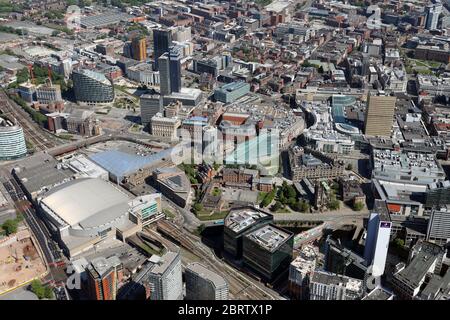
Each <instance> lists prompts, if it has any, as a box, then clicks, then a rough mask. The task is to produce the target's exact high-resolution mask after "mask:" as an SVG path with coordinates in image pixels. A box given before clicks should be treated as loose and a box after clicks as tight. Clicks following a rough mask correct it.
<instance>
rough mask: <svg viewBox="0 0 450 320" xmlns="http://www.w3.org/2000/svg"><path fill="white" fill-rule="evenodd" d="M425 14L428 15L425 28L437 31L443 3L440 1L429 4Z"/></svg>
mask: <svg viewBox="0 0 450 320" xmlns="http://www.w3.org/2000/svg"><path fill="white" fill-rule="evenodd" d="M425 12H426V13H427V20H426V23H425V28H426V29H428V30H434V29H437V25H438V21H439V15H440V14H441V12H442V3H441V2H440V1H439V0H438V1H436V2H435V3H432V4H429V5H428V6H427V7H426V9H425Z"/></svg>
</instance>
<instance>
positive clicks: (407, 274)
mask: <svg viewBox="0 0 450 320" xmlns="http://www.w3.org/2000/svg"><path fill="white" fill-rule="evenodd" d="M419 250H420V251H419ZM441 253H443V249H442V248H441V247H440V246H438V245H436V244H433V243H430V242H423V243H421V244H420V247H419V249H418V252H417V253H416V255H415V256H414V258H413V259H412V261H411V262H410V263H409V264H408V266H407V267H406V268H405V269H403V270H402V271H400V272H399V273H397V274H395V275H394V279H396V280H397V281H400V282H401V283H403V284H404V285H407V286H408V287H410V288H413V289H415V288H417V287H419V286H420V284H421V282H422V280H423V279H424V278H425V276H426V275H427V273H428V272H429V270H430V268H431V267H432V266H433V264H434V263H435V262H436V259H437V258H438V256H439V254H441Z"/></svg>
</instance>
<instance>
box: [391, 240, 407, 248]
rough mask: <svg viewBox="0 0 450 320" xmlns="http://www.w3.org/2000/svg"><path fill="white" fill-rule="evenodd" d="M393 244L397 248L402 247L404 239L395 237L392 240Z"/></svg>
mask: <svg viewBox="0 0 450 320" xmlns="http://www.w3.org/2000/svg"><path fill="white" fill-rule="evenodd" d="M394 244H395V245H396V246H397V247H398V248H403V247H404V246H405V241H404V240H403V239H400V238H397V239H395V240H394Z"/></svg>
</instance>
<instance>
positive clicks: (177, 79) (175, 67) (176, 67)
mask: <svg viewBox="0 0 450 320" xmlns="http://www.w3.org/2000/svg"><path fill="white" fill-rule="evenodd" d="M182 57H183V51H182V47H180V46H174V47H171V48H170V51H169V65H170V93H172V92H180V91H181V58H182Z"/></svg>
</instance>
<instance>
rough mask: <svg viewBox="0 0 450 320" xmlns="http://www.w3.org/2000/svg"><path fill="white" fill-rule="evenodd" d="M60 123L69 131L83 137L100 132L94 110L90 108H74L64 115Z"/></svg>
mask: <svg viewBox="0 0 450 320" xmlns="http://www.w3.org/2000/svg"><path fill="white" fill-rule="evenodd" d="M62 124H63V128H65V129H66V130H67V131H68V132H69V133H75V134H79V135H81V136H84V137H86V136H87V137H90V136H96V135H99V134H100V126H99V125H98V124H97V120H96V118H95V112H94V111H92V110H83V109H75V110H74V111H73V112H72V113H70V114H68V115H67V117H64V120H63V121H62Z"/></svg>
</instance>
